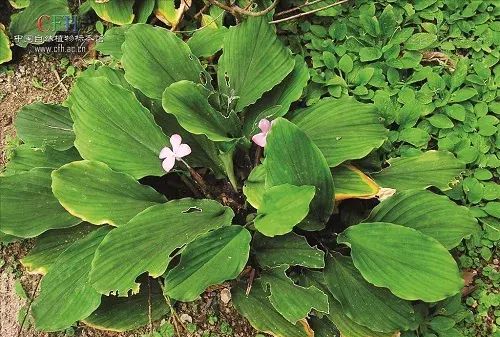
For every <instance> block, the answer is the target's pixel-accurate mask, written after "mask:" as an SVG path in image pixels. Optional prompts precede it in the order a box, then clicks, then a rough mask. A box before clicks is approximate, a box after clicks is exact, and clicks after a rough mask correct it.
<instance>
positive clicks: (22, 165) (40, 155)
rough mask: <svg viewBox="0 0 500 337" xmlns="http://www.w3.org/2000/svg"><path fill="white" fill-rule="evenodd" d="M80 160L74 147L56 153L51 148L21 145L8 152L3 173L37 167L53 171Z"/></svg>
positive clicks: (12, 172)
mask: <svg viewBox="0 0 500 337" xmlns="http://www.w3.org/2000/svg"><path fill="white" fill-rule="evenodd" d="M80 159H82V158H81V157H80V155H79V154H78V151H77V150H76V149H75V148H74V147H72V148H70V149H68V150H66V151H57V150H54V149H52V148H51V147H46V148H43V149H40V148H34V147H31V146H30V145H27V144H22V145H19V146H18V147H16V148H15V149H13V150H12V151H11V152H10V159H9V161H8V163H7V165H6V167H5V171H4V172H3V173H4V174H5V175H12V174H16V173H21V172H26V171H29V170H31V169H33V168H37V167H41V168H51V169H53V170H55V169H57V168H59V167H61V166H62V165H64V164H67V163H70V162H72V161H75V160H80Z"/></svg>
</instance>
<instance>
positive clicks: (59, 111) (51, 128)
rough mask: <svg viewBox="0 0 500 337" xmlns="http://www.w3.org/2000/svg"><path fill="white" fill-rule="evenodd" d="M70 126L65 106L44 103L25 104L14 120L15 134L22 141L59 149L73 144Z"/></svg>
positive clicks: (73, 135)
mask: <svg viewBox="0 0 500 337" xmlns="http://www.w3.org/2000/svg"><path fill="white" fill-rule="evenodd" d="M72 126H73V121H72V120H71V116H70V114H69V111H68V109H67V108H65V107H63V106H60V105H52V104H44V103H33V104H29V105H25V106H24V107H23V108H22V109H21V110H20V111H19V113H18V114H17V117H16V122H15V127H16V131H17V134H18V136H19V138H21V139H22V140H23V142H24V143H26V144H29V145H32V146H33V147H44V146H50V147H52V148H54V149H56V150H60V151H62V150H67V149H69V148H70V147H72V146H73V142H74V140H75V134H74V132H73V128H72Z"/></svg>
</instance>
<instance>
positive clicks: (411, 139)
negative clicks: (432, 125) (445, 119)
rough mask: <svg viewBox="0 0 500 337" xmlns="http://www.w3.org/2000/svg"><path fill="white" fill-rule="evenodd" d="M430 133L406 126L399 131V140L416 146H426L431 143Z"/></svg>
mask: <svg viewBox="0 0 500 337" xmlns="http://www.w3.org/2000/svg"><path fill="white" fill-rule="evenodd" d="M430 138H431V137H430V135H429V134H428V133H427V131H425V130H422V129H419V128H406V129H403V130H401V132H400V133H399V140H400V141H403V142H407V143H409V144H411V145H413V146H415V147H424V146H426V145H427V144H428V143H429V140H430Z"/></svg>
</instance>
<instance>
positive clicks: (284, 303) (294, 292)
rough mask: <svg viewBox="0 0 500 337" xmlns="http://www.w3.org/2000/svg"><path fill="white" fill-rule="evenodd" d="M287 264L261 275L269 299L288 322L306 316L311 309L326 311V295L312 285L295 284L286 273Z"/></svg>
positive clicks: (293, 321) (294, 321)
mask: <svg viewBox="0 0 500 337" xmlns="http://www.w3.org/2000/svg"><path fill="white" fill-rule="evenodd" d="M287 269H288V266H286V265H285V266H279V267H276V268H273V269H271V270H266V271H264V272H263V273H262V275H261V278H260V280H261V282H262V285H263V286H264V287H265V289H266V290H267V288H268V287H269V291H270V295H269V301H270V302H271V304H272V305H273V306H274V308H275V309H276V310H277V311H278V312H279V313H280V314H281V315H283V317H285V318H286V319H287V320H288V321H289V322H290V323H293V324H295V323H297V321H299V320H300V319H303V318H305V317H307V315H308V314H309V312H310V311H311V310H312V309H316V310H317V311H321V312H325V313H328V296H327V295H326V294H325V293H324V292H322V291H321V290H319V289H318V288H316V287H314V286H310V287H302V286H299V285H296V284H295V283H294V282H293V280H292V279H291V278H289V277H288V276H287V275H286V270H287Z"/></svg>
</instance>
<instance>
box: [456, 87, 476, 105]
mask: <svg viewBox="0 0 500 337" xmlns="http://www.w3.org/2000/svg"><path fill="white" fill-rule="evenodd" d="M477 94H478V92H477V90H476V89H474V88H469V87H467V88H462V89H458V90H457V91H455V92H454V93H453V94H451V97H450V103H458V102H463V101H467V100H469V99H471V98H472V97H474V96H476V95H477Z"/></svg>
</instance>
